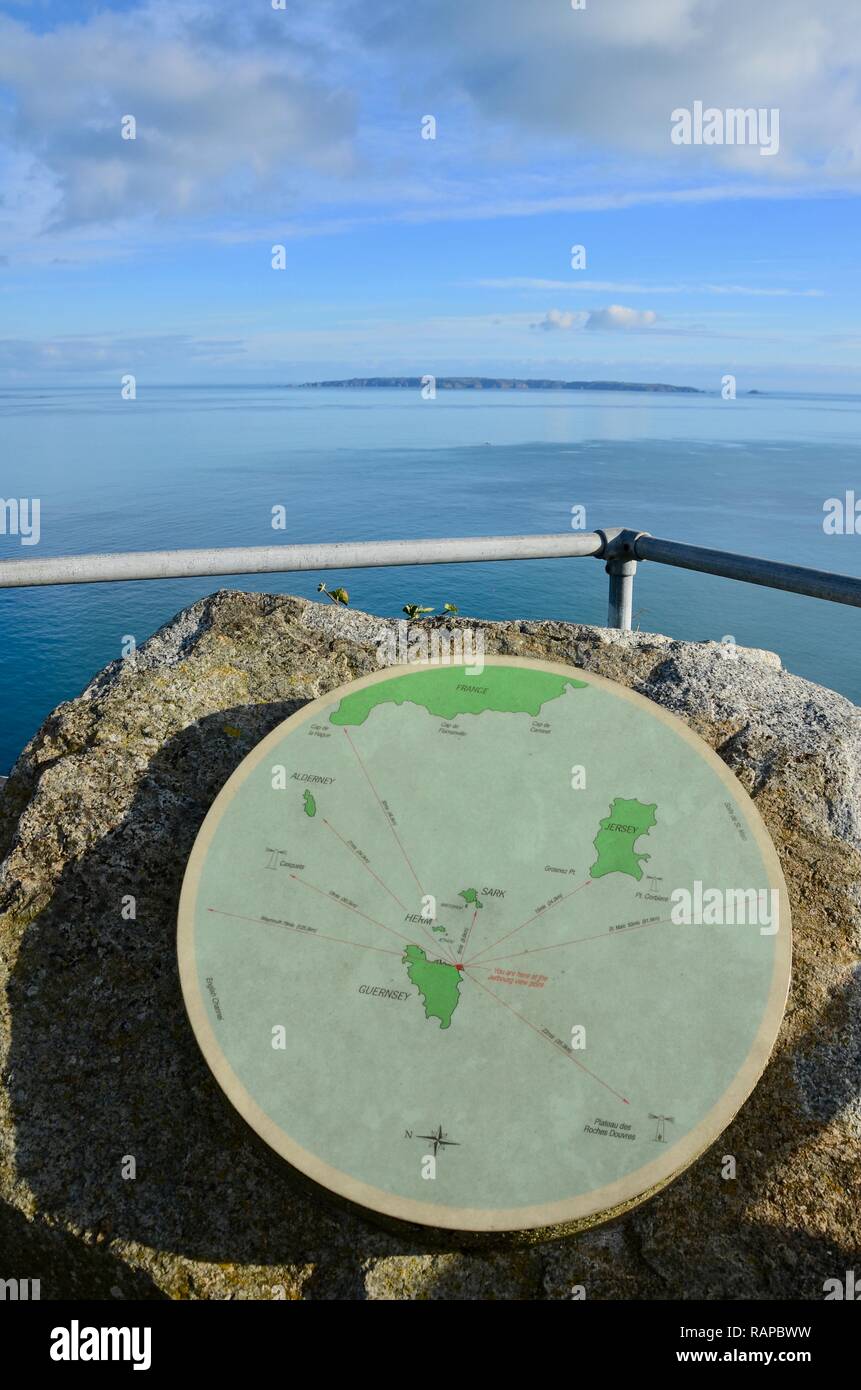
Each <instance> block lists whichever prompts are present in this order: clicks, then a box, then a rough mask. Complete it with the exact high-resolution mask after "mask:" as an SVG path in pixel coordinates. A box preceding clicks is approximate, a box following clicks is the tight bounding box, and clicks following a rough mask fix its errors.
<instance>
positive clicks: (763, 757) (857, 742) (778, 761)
mask: <svg viewBox="0 0 861 1390" xmlns="http://www.w3.org/2000/svg"><path fill="white" fill-rule="evenodd" d="M477 626H481V627H482V628H483V630H484V635H485V642H486V648H487V651H488V652H498V653H513V654H523V655H531V656H536V657H545V658H547V659H551V660H558V661H565V662H570V663H571V664H572V665H575V666H577V665H579V666H583V667H586V668H588V669H589V670H593V671H597V672H598V673H600V674H601V675H604V676H607V677H609V678H610V679H613V680H617V681H620V682H622V683H623V684H625V685H629V686H631V687H633V688H634V689H636V690H639V691H640V692H641V693H643V694H645V695H647V696H648V697H649V698H651V699H653V700H655V701H657V702H658V703H659V704H662V705H664V706H665V707H667V708H668V709H670V710H672V711H674V712H675V713H676V714H678V715H679V716H681V717H682V718H683V719H685V720H687V722H688V723H689V724H690V725H691V726H692V727H693V728H694V729H696V731H697V732H698V733H699V734H701V736H702V737H703V738H704V739H705V740H706V741H707V742H708V743H710V744H711V745H712V747H714V748H715V749H717V751H718V752H719V753H720V755H721V757H723V759H724V760H725V761H726V762H727V763H728V765H729V766H730V767H731V768H732V769H733V771H734V772H735V773H736V775H737V776H738V777H739V779H740V781H741V782H742V783H743V784H744V786H745V787H746V788H747V790H748V791H749V792H750V794H751V795H752V796H753V797H754V799H755V801H756V803H757V805H758V806H759V809H760V811H761V813H762V815H763V817H764V819H765V822H766V824H767V825H768V827H769V830H770V832H771V834H772V836H773V838H774V841H775V844H776V846H777V849H778V852H779V854H780V857H781V860H782V863H783V868H784V873H785V875H786V879H787V883H788V886H789V892H790V897H791V900H792V907H793V917H794V931H795V965H794V975H793V988H792V993H791V997H790V1003H789V1008H788V1011H787V1015H786V1019H785V1022H784V1026H783V1029H782V1031H781V1035H780V1038H779V1041H778V1045H777V1048H776V1051H775V1055H774V1058H773V1060H772V1062H771V1064H770V1066H769V1068H768V1070H767V1072H766V1074H765V1076H764V1078H763V1080H762V1082H761V1083H760V1085H759V1086H758V1088H757V1089H756V1091H755V1093H754V1095H753V1096H752V1097H751V1099H750V1100H749V1102H748V1103H747V1104H746V1105H745V1106H744V1108H743V1109H742V1111H741V1112H740V1114H739V1115H738V1116H737V1117H736V1119H735V1121H734V1122H733V1124H732V1125H731V1126H730V1128H729V1129H728V1130H727V1131H726V1133H725V1134H724V1135H723V1137H722V1138H721V1139H720V1140H719V1142H718V1144H717V1145H716V1146H715V1147H714V1148H713V1149H712V1150H711V1151H709V1152H708V1153H707V1154H705V1155H704V1156H703V1157H702V1158H701V1159H700V1160H699V1162H697V1163H696V1164H695V1165H694V1166H693V1167H692V1168H691V1169H690V1170H689V1171H688V1173H686V1174H685V1175H684V1176H683V1177H681V1178H680V1179H679V1180H678V1181H677V1182H675V1183H673V1184H672V1185H671V1186H670V1187H669V1188H667V1189H666V1190H665V1191H664V1192H662V1193H661V1194H659V1195H658V1196H657V1197H655V1198H653V1199H652V1200H651V1201H650V1202H648V1203H647V1204H645V1205H644V1206H643V1207H642V1208H640V1209H639V1210H638V1211H636V1212H635V1213H633V1214H631V1215H629V1216H628V1217H626V1218H625V1219H624V1220H623V1221H621V1222H618V1223H616V1224H615V1225H613V1226H610V1227H604V1228H600V1229H598V1230H594V1231H591V1232H588V1233H586V1234H584V1235H581V1236H579V1237H576V1238H574V1239H570V1240H566V1241H556V1242H552V1243H549V1244H545V1245H538V1246H533V1247H531V1248H528V1249H514V1250H506V1251H498V1250H490V1251H488V1250H474V1249H470V1250H458V1249H457V1247H456V1243H455V1242H450V1243H449V1244H448V1246H447V1248H443V1249H440V1248H433V1249H431V1248H428V1247H426V1246H424V1245H423V1244H422V1242H421V1241H419V1240H418V1239H407V1238H403V1237H400V1236H393V1235H391V1234H388V1233H386V1232H383V1231H380V1230H377V1229H376V1228H374V1227H372V1226H370V1225H367V1224H366V1223H365V1222H363V1221H362V1220H360V1219H358V1218H357V1217H355V1216H352V1215H349V1214H344V1213H343V1212H341V1211H339V1210H337V1209H336V1208H334V1207H330V1206H329V1205H328V1204H326V1203H324V1202H322V1201H320V1200H318V1199H316V1198H311V1197H309V1196H307V1195H304V1194H302V1193H300V1192H298V1191H297V1190H295V1189H294V1188H293V1187H292V1186H291V1185H290V1184H289V1182H288V1181H287V1179H286V1178H285V1176H284V1174H283V1172H282V1171H281V1170H280V1169H279V1168H278V1167H277V1166H276V1165H275V1164H274V1163H272V1162H271V1161H270V1160H269V1159H268V1158H267V1156H266V1155H265V1154H263V1153H261V1152H260V1150H259V1149H258V1148H257V1147H256V1146H255V1145H254V1144H253V1143H252V1142H251V1140H250V1139H249V1137H248V1134H247V1132H246V1131H245V1130H244V1128H243V1127H242V1125H241V1123H240V1121H239V1120H238V1119H237V1118H236V1117H235V1116H234V1115H233V1113H232V1112H231V1111H230V1109H229V1108H228V1107H227V1106H226V1105H225V1103H224V1102H223V1100H222V1098H221V1096H220V1093H219V1092H218V1090H217V1088H216V1086H215V1083H214V1082H213V1081H212V1080H211V1078H210V1076H209V1072H208V1070H207V1068H206V1066H205V1064H204V1062H203V1060H202V1058H201V1056H200V1054H199V1052H198V1049H197V1046H196V1043H195V1041H194V1038H193V1036H192V1034H191V1031H190V1029H189V1026H188V1024H187V1022H186V1019H185V1014H184V1010H183V1005H182V1000H181V995H180V990H179V983H178V979H177V970H176V960H175V946H174V933H175V920H176V905H177V897H178V893H179V888H180V884H181V881H182V875H183V870H184V866H185V861H186V858H187V856H188V853H189V851H190V849H191V846H192V844H193V841H194V838H195V835H196V833H197V829H198V827H199V825H200V822H201V820H202V818H203V816H204V814H205V812H206V810H207V809H208V807H209V805H210V803H211V801H212V799H213V797H214V796H215V794H216V792H217V791H218V790H219V788H220V787H221V785H222V784H223V783H224V781H225V780H226V778H227V777H228V775H229V774H230V773H231V772H232V771H233V769H234V767H235V766H236V765H237V764H238V763H239V762H240V761H241V759H242V758H243V757H244V756H245V754H246V753H247V752H248V751H249V750H250V749H251V748H252V747H253V746H254V744H255V743H256V742H257V741H258V740H259V739H260V738H262V737H263V735H264V734H266V733H268V731H269V730H270V729H272V728H273V727H274V726H275V725H276V724H277V723H278V722H279V721H280V720H282V719H284V718H285V717H286V716H287V715H289V714H291V713H292V712H293V711H294V710H296V709H298V708H299V707H300V706H301V704H302V703H303V702H304V701H306V700H308V699H311V698H313V697H315V696H317V695H320V694H323V693H324V692H326V691H328V690H331V689H333V688H334V687H336V686H338V685H341V684H343V683H344V682H345V681H348V680H350V679H353V678H355V677H356V676H359V675H362V674H364V673H366V672H369V671H371V670H374V669H376V668H377V661H376V656H377V638H378V635H379V633H380V630H381V627H382V623H381V621H380V620H379V619H376V618H372V617H370V616H368V615H366V614H361V613H351V612H346V611H344V610H342V609H335V608H334V607H333V606H331V605H328V606H321V605H318V604H310V603H307V602H305V601H303V600H298V599H291V598H281V597H271V596H266V595H261V594H241V593H236V592H232V591H223V592H220V593H218V594H215V595H213V596H212V597H211V598H208V599H206V600H203V601H201V602H200V603H197V604H195V605H194V606H193V607H192V608H189V609H187V610H186V611H185V612H183V613H181V614H180V615H179V616H178V617H177V618H176V619H175V620H174V621H173V622H172V623H171V624H169V625H168V626H167V627H165V628H164V629H162V630H161V631H160V632H158V633H156V635H155V636H154V637H153V638H151V639H150V641H149V642H147V643H146V644H145V645H144V646H143V647H141V648H140V650H139V651H138V653H137V656H136V658H135V659H134V661H130V662H116V663H114V664H113V665H111V666H109V667H108V668H107V669H106V670H105V671H104V672H102V673H101V674H100V675H99V676H97V677H96V679H95V680H94V681H93V682H92V683H91V684H90V685H89V686H88V688H87V689H86V690H85V691H84V693H83V694H82V695H81V696H80V697H79V698H78V699H77V700H73V701H70V702H69V703H68V704H65V705H62V706H60V708H59V709H57V710H56V711H55V712H54V713H53V714H52V715H51V716H50V717H49V718H48V719H47V720H46V721H45V723H44V725H43V727H42V728H41V729H40V731H39V733H38V734H37V735H36V737H35V738H34V739H33V740H32V742H31V743H30V744H29V745H28V747H27V748H26V749H25V750H24V752H23V753H22V755H21V757H20V759H19V760H18V762H17V764H16V766H15V768H14V769H13V772H12V775H11V777H10V780H9V782H8V783H7V785H6V787H5V788H4V789H3V791H2V793H0V857H2V858H3V861H4V862H3V864H2V878H0V913H2V916H0V970H2V973H3V979H4V985H5V989H4V992H3V996H2V999H3V1002H2V1005H0V1047H2V1087H0V1252H2V1266H3V1268H0V1276H10V1275H15V1276H18V1277H25V1276H27V1277H41V1280H42V1296H43V1298H49V1297H58V1296H63V1295H72V1296H79V1297H80V1296H86V1295H88V1296H91V1297H104V1298H122V1297H135V1296H136V1297H156V1298H157V1297H165V1296H167V1297H174V1298H241V1297H244V1298H260V1297H282V1298H293V1299H309V1298H329V1299H332V1298H335V1299H344V1298H347V1299H352V1298H358V1299H362V1298H372V1299H424V1298H442V1299H491V1298H505V1299H512V1298H514V1299H526V1298H547V1299H566V1298H572V1297H577V1296H578V1289H579V1287H581V1286H582V1288H583V1289H584V1290H585V1294H586V1297H587V1298H612V1297H622V1298H638V1299H650V1298H669V1297H689V1298H698V1297H722V1298H739V1297H753V1298H775V1297H788V1298H802V1299H818V1298H821V1297H822V1285H823V1281H824V1280H825V1279H827V1278H831V1277H834V1276H837V1277H842V1275H843V1272H844V1271H845V1270H846V1269H851V1268H853V1267H854V1268H856V1269H858V1268H859V1263H858V1262H859V1260H861V1217H859V1212H861V1163H859V1150H861V1106H859V1099H858V1096H859V1082H861V1005H859V998H861V990H859V984H861V977H859V964H858V957H859V921H860V920H861V912H859V907H861V726H859V711H858V710H857V709H856V708H855V707H854V706H853V705H852V704H850V703H849V702H848V701H847V700H845V699H843V698H842V697H840V696H838V695H835V694H833V693H832V692H830V691H827V690H824V689H822V688H820V687H818V686H815V685H812V684H810V683H809V682H806V681H803V680H800V679H798V678H797V677H794V676H791V675H789V674H787V673H786V672H785V671H783V670H781V669H780V664H779V661H778V660H777V658H775V657H774V656H773V655H772V654H770V653H762V652H746V651H744V650H742V651H740V652H739V653H738V655H737V657H736V658H735V659H732V658H731V657H728V656H727V654H726V652H725V651H724V650H722V649H721V648H720V647H719V646H717V645H715V644H713V643H711V644H710V643H706V644H694V643H683V642H673V641H670V640H669V639H668V638H665V637H659V636H652V635H649V634H643V633H635V634H621V633H615V632H610V631H606V630H603V629H596V628H586V627H577V626H572V625H570V624H564V623H499V624H481V625H477ZM127 894H133V895H134V896H135V898H136V901H137V916H136V920H134V921H128V920H125V919H124V917H123V915H122V911H121V908H122V901H123V898H124V896H125V895H127ZM725 1154H732V1155H734V1156H735V1158H736V1161H737V1165H738V1176H737V1178H736V1180H735V1181H725V1180H724V1179H722V1177H721V1160H722V1157H723V1155H725ZM125 1155H133V1156H134V1158H135V1160H136V1163H137V1177H136V1179H135V1180H134V1181H127V1180H123V1178H122V1176H121V1165H122V1162H123V1158H124V1156H125ZM6 1266H8V1268H6Z"/></svg>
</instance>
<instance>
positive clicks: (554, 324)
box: [535, 309, 588, 333]
mask: <svg viewBox="0 0 861 1390" xmlns="http://www.w3.org/2000/svg"><path fill="white" fill-rule="evenodd" d="M587 318H588V315H587V314H583V313H570V312H569V311H568V310H567V309H548V310H547V313H546V314H545V315H544V318H543V319H541V321H540V323H536V325H535V327H536V328H543V329H544V331H545V332H547V333H552V332H554V331H555V330H556V329H560V328H582V327H583V325H584V323H585V322H586V319H587Z"/></svg>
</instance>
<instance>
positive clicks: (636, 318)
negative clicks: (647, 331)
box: [586, 304, 658, 331]
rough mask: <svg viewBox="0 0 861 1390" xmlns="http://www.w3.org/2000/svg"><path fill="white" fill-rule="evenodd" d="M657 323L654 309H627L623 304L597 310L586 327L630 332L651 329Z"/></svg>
mask: <svg viewBox="0 0 861 1390" xmlns="http://www.w3.org/2000/svg"><path fill="white" fill-rule="evenodd" d="M657 321H658V316H657V314H656V313H655V311H654V309H626V308H625V306H624V305H623V304H611V305H609V307H608V308H606V309H595V310H594V311H593V312H592V313H591V314H590V315H589V317H588V319H587V320H586V327H587V328H591V329H610V330H614V331H615V330H617V329H621V330H623V331H628V330H630V329H639V328H651V327H652V325H653V324H654V323H657Z"/></svg>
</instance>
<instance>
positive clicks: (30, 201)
mask: <svg viewBox="0 0 861 1390" xmlns="http://www.w3.org/2000/svg"><path fill="white" fill-rule="evenodd" d="M274 4H275V5H278V4H279V0H274ZM697 102H701V103H702V105H703V107H704V108H706V109H708V108H713V109H715V110H717V111H718V112H721V113H723V112H725V111H726V110H728V109H735V108H745V109H748V108H751V109H754V110H755V111H757V112H758V111H760V110H762V112H763V113H766V114H767V116H768V127H766V123H765V122H763V123H762V124H761V125H759V126H758V128H757V131H755V132H753V134H754V135H756V136H757V138H756V139H752V138H749V139H748V142H747V143H745V144H739V143H735V144H728V143H690V144H680V143H676V141H675V140H674V139H673V138H672V135H673V130H674V128H676V129H677V128H678V118H676V117H674V115H673V113H674V112H678V111H679V110H689V111H693V110H694V106H695V103H697ZM773 112H776V113H777V117H776V118H775V117H774V116H773V115H772V113H773ZM130 116H131V117H133V118H134V122H135V139H133V140H131V139H123V123H124V118H127V117H130ZM428 117H433V120H434V121H435V136H436V138H435V139H426V138H423V130H424V132H425V133H428V131H429V129H430V122H429V121H428V120H427V118H428ZM775 120H776V122H777V123H776V124H775ZM128 129H129V123H128V121H126V131H128ZM713 131H714V127H713ZM677 133H678V129H677ZM749 134H750V132H749ZM767 134H770V136H771V137H772V139H771V145H772V149H771V152H767V146H768V143H769V142H768V140H767V139H766V135H767ZM775 134H778V135H779V143H778V142H775V141H774V139H773V136H774V135H775ZM775 143H778V147H777V148H776V149H775V148H774V145H775ZM859 193H861V22H859V0H817V2H816V4H815V5H814V4H812V3H810V0H585V8H580V9H574V8H573V5H572V0H528V3H526V0H434V3H433V4H432V5H422V4H420V3H414V0H372V3H371V2H370V0H361V3H360V0H286V3H285V8H283V9H282V8H275V7H274V6H273V0H144V2H143V3H131V2H130V0H114V2H113V3H110V0H106V3H98V4H97V3H89V0H64V3H63V4H62V5H58V4H56V3H55V2H54V0H0V382H2V383H3V384H5V385H15V384H18V383H21V384H34V385H38V384H39V383H40V382H43V381H46V380H52V381H67V382H69V383H74V382H80V381H93V382H96V381H103V380H109V379H111V378H112V377H114V378H116V377H119V376H120V375H122V374H123V373H125V372H134V373H135V374H136V375H137V377H138V382H139V384H140V383H141V382H142V381H151V382H153V383H156V382H157V383H171V382H201V383H205V382H210V381H211V382H213V383H217V382H219V381H221V382H227V381H234V382H245V381H248V382H250V381H258V382H270V381H298V380H305V379H309V378H318V377H321V376H341V375H347V374H353V373H358V374H363V375H365V374H390V373H409V374H416V375H421V374H424V373H426V372H431V373H436V374H443V373H450V372H474V373H484V374H489V375H494V374H500V373H517V374H520V375H533V376H534V375H548V376H563V377H571V378H574V377H580V378H583V377H595V376H612V377H619V378H624V379H636V380H667V381H678V382H686V383H692V384H696V385H702V386H712V387H715V388H718V387H719V386H720V378H721V376H722V375H723V374H725V373H727V372H731V373H733V374H735V375H737V376H738V379H739V386H740V388H741V389H749V388H751V387H759V388H766V389H767V388H781V387H788V388H794V389H803V390H804V389H806V390H861V326H859V292H858V283H859V279H858V271H857V268H856V256H857V248H858V242H859V230H861V218H859ZM279 245H280V246H283V247H284V248H285V257H284V269H273V265H272V261H273V247H274V246H279ZM573 246H582V247H584V248H585V255H584V254H583V253H581V254H580V256H579V257H575V258H573V259H575V260H577V261H578V264H576V265H574V266H572V247H573ZM584 261H585V263H583V262H584Z"/></svg>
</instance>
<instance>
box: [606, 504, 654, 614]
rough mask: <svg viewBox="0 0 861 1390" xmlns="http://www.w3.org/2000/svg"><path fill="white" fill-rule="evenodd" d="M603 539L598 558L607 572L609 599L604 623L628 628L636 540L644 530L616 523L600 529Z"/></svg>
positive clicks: (642, 534) (635, 565) (632, 592)
mask: <svg viewBox="0 0 861 1390" xmlns="http://www.w3.org/2000/svg"><path fill="white" fill-rule="evenodd" d="M598 535H599V536H601V538H602V540H603V546H602V549H601V559H602V560H604V561H605V564H604V569H605V570H606V571H607V573H608V574H609V576H610V603H609V606H608V610H607V626H608V627H615V628H619V629H620V631H622V632H630V631H631V616H632V609H633V598H634V575H635V574H636V573H637V541H638V540H639V538H640V536H645V535H648V532H647V531H629V530H625V529H622V528H620V527H618V526H613V527H610V528H608V530H606V531H601V530H599V532H598Z"/></svg>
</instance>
